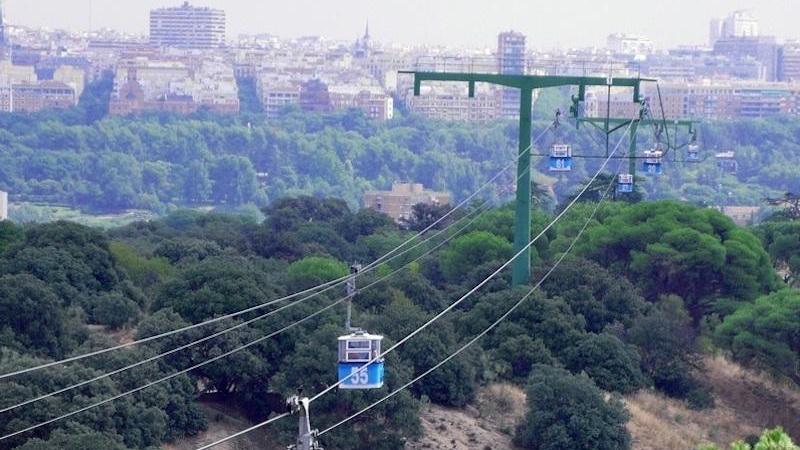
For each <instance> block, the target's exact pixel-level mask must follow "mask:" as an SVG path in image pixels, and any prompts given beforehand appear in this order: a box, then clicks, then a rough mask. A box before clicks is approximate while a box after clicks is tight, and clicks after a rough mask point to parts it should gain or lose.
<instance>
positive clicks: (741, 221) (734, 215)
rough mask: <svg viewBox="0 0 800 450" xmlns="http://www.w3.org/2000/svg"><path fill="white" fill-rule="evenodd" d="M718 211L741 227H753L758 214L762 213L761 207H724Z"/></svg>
mask: <svg viewBox="0 0 800 450" xmlns="http://www.w3.org/2000/svg"><path fill="white" fill-rule="evenodd" d="M718 209H719V211H720V212H722V214H725V215H726V216H728V217H730V218H731V220H733V222H734V223H736V225H739V226H740V227H744V226H748V225H753V223H754V222H755V219H756V217H758V212H759V211H761V207H759V206H722V207H720V208H718Z"/></svg>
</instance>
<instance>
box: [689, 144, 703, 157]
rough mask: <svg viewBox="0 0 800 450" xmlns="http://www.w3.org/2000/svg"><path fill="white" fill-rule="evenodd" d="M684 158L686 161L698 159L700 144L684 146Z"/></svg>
mask: <svg viewBox="0 0 800 450" xmlns="http://www.w3.org/2000/svg"><path fill="white" fill-rule="evenodd" d="M686 159H687V160H688V161H700V146H699V145H695V144H692V145H689V147H687V148H686Z"/></svg>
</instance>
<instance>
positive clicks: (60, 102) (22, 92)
mask: <svg viewBox="0 0 800 450" xmlns="http://www.w3.org/2000/svg"><path fill="white" fill-rule="evenodd" d="M11 95H12V96H13V99H11V101H13V105H12V106H11V108H10V110H11V111H14V112H39V111H45V110H49V109H69V108H72V107H74V106H77V105H78V95H77V94H76V92H75V89H74V88H73V87H71V86H69V85H67V84H64V83H61V82H58V81H41V82H38V83H35V84H14V85H13V87H12V94H11ZM2 97H3V95H2V94H0V103H4V101H3V100H2Z"/></svg>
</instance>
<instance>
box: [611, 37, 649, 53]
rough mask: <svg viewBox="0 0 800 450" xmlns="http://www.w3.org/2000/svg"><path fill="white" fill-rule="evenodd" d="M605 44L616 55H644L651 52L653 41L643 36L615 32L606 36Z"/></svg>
mask: <svg viewBox="0 0 800 450" xmlns="http://www.w3.org/2000/svg"><path fill="white" fill-rule="evenodd" d="M606 45H607V47H608V49H609V50H611V51H612V52H614V53H615V54H617V55H630V56H644V55H649V54H651V53H653V50H654V47H653V41H651V40H650V39H648V38H646V37H643V36H636V35H632V34H622V33H615V34H612V35H609V36H608V39H607V40H606Z"/></svg>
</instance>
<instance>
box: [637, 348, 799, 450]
mask: <svg viewBox="0 0 800 450" xmlns="http://www.w3.org/2000/svg"><path fill="white" fill-rule="evenodd" d="M702 376H703V377H704V378H705V379H707V380H708V382H709V383H711V385H712V388H713V392H714V397H715V401H716V406H715V407H714V408H712V409H708V410H704V411H693V410H690V409H689V408H687V407H686V405H685V403H683V402H679V401H676V400H673V399H669V398H666V397H664V396H663V395H660V394H658V393H654V392H650V391H642V392H639V393H637V394H636V395H633V396H629V397H628V398H627V399H626V401H625V403H626V406H627V407H628V410H629V412H630V413H631V420H630V422H629V423H628V429H629V430H630V432H631V435H632V436H633V440H634V449H636V450H673V449H674V450H687V449H693V448H696V447H697V446H698V445H700V444H702V443H705V442H712V443H715V444H717V445H719V446H720V447H724V446H727V445H728V444H730V443H731V442H733V441H735V440H737V439H741V438H744V437H746V436H748V435H753V434H759V433H760V432H761V431H762V430H763V429H765V428H769V427H774V426H778V425H780V426H782V427H784V428H785V429H786V430H787V431H789V432H790V433H791V434H793V436H795V437H797V436H798V433H799V432H800V390H798V389H797V387H796V386H795V387H792V386H790V385H787V384H782V383H779V382H776V381H775V380H773V379H771V378H770V377H768V376H766V375H763V374H759V373H757V372H754V371H751V370H747V369H744V368H742V367H740V366H738V365H737V364H734V363H732V362H730V361H728V360H726V359H724V358H721V357H707V358H706V359H705V360H704V373H703V374H702Z"/></svg>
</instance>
